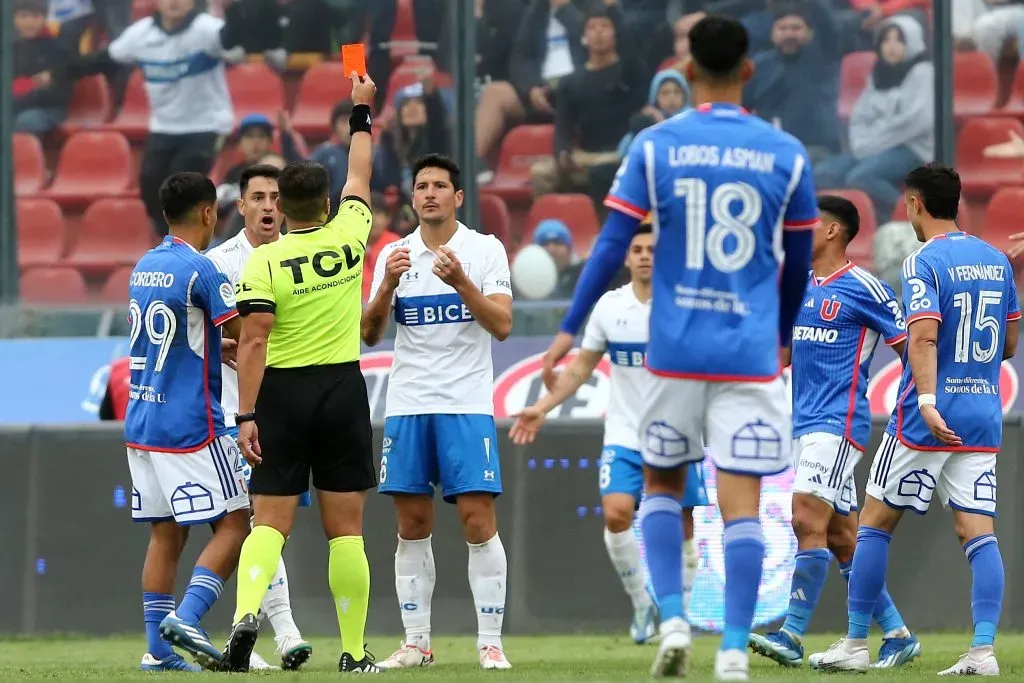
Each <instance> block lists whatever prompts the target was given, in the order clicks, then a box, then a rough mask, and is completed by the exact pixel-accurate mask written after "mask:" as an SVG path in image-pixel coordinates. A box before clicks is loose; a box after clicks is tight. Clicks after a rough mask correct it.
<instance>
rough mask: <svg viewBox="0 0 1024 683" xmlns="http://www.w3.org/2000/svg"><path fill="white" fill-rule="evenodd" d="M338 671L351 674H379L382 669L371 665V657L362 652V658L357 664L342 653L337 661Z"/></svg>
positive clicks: (349, 656) (350, 657) (346, 654)
mask: <svg viewBox="0 0 1024 683" xmlns="http://www.w3.org/2000/svg"><path fill="white" fill-rule="evenodd" d="M338 671H340V672H342V673H351V674H379V673H382V672H383V671H384V669H382V668H380V667H379V666H377V665H376V664H374V663H373V655H371V654H370V653H369V652H364V653H363V658H362V659H360V660H359V661H358V662H357V661H356V660H355V659H353V657H352V655H350V654H349V653H347V652H342V653H341V659H339V660H338Z"/></svg>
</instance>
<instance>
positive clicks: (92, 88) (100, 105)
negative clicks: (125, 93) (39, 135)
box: [60, 75, 114, 135]
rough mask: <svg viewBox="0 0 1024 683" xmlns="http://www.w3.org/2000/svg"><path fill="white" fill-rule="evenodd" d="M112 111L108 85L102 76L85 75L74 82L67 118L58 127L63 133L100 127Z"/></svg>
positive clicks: (108, 118)
mask: <svg viewBox="0 0 1024 683" xmlns="http://www.w3.org/2000/svg"><path fill="white" fill-rule="evenodd" d="M113 111H114V105H113V103H112V102H111V96H110V86H109V85H107V79H106V78H104V77H103V76H100V75H96V76H87V77H85V78H80V79H79V80H78V82H77V83H75V93H74V95H73V96H72V97H71V104H70V105H69V106H68V118H67V120H66V121H65V122H64V124H63V125H62V126H61V127H60V129H61V132H62V133H64V135H72V134H74V133H76V132H78V131H80V130H82V129H84V128H100V127H102V126H103V124H105V123H106V122H107V121H109V120H110V116H111V114H112V113H113Z"/></svg>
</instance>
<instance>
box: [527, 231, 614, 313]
mask: <svg viewBox="0 0 1024 683" xmlns="http://www.w3.org/2000/svg"><path fill="white" fill-rule="evenodd" d="M533 243H534V244H539V245H540V246H542V247H544V249H545V251H547V252H548V254H549V255H550V256H551V260H553V261H554V262H555V268H557V269H558V280H557V282H556V283H555V289H554V291H553V292H552V293H551V297H550V298H552V299H569V298H571V297H572V292H573V290H574V289H576V281H577V280H579V279H580V273H582V272H583V266H584V265H585V264H586V260H585V259H581V258H580V257H579V256H577V255H576V252H575V248H574V246H575V245H574V244H573V239H572V231H570V230H569V226H567V225H566V224H565V223H563V222H562V221H560V220H557V219H555V218H547V219H544V220H542V221H541V222H540V223H538V224H537V227H536V228H535V229H534V231H533ZM589 246H590V245H586V247H589ZM628 281H629V273H628V272H626V271H625V268H623V269H622V272H620V273H619V276H618V277H616V278H615V281H614V282H613V283H612V284H611V286H610V287H609V289H614V288H615V287H619V286H621V285H623V284H625V283H626V282H628Z"/></svg>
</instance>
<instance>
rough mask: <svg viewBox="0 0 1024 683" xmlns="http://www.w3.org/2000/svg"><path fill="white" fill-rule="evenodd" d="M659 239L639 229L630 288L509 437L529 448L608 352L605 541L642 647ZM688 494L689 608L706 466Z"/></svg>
mask: <svg viewBox="0 0 1024 683" xmlns="http://www.w3.org/2000/svg"><path fill="white" fill-rule="evenodd" d="M653 263H654V236H653V234H652V232H651V226H650V224H649V223H645V224H643V225H641V226H640V227H639V228H637V233H636V236H635V237H634V238H633V241H632V242H631V243H630V245H629V254H628V255H627V256H626V268H627V269H628V270H629V274H630V283H629V284H627V285H625V286H623V287H620V288H618V289H615V290H612V291H610V292H608V293H606V294H605V295H604V296H602V297H601V299H600V300H599V301H598V302H597V305H596V306H595V307H594V311H593V313H591V314H590V321H589V322H588V323H587V327H586V331H585V332H584V334H583V344H582V348H581V349H580V351H579V353H578V354H576V357H575V358H573V360H572V361H571V362H570V363H569V364H568V365H567V366H566V367H565V369H564V370H563V371H562V373H561V374H560V375H559V377H558V381H557V383H556V384H555V387H554V389H553V390H552V391H551V393H549V394H547V395H545V396H544V397H543V398H541V399H540V400H539V401H537V402H536V403H535V404H533V405H532V406H528V407H526V408H524V409H523V411H522V412H521V413H520V414H519V415H517V416H516V422H515V424H514V425H512V430H511V432H510V433H509V435H510V436H511V437H512V441H513V442H514V443H516V444H518V445H522V444H527V443H532V442H533V440H534V438H536V436H537V432H538V431H539V430H540V428H541V427H542V426H543V425H544V421H545V419H546V418H547V416H548V413H550V412H551V411H552V410H553V409H555V408H556V407H557V406H559V405H561V403H562V402H563V401H565V400H566V399H567V398H569V397H570V396H573V395H574V394H575V393H576V391H577V390H579V388H580V387H581V386H583V384H584V383H585V382H586V381H587V380H588V379H589V378H590V376H591V375H592V374H593V373H594V369H595V368H596V367H597V364H598V363H599V362H600V361H601V358H602V357H604V354H605V353H606V352H607V353H608V357H609V358H610V359H611V362H612V369H611V389H610V390H609V393H608V410H607V412H606V417H605V423H604V424H605V426H604V449H603V451H602V453H601V468H600V470H599V474H598V486H599V488H600V492H601V509H602V511H603V513H604V525H605V527H604V543H605V547H606V548H607V549H608V556H609V557H610V558H611V561H612V565H613V566H614V567H615V571H616V573H617V574H618V575H619V579H620V580H621V581H622V587H623V588H625V590H626V594H627V595H628V596H629V598H630V601H631V602H632V603H633V622H632V623H631V624H630V627H629V633H630V636H631V637H632V638H633V640H634V642H636V643H637V644H643V643H646V642H648V641H649V640H651V639H652V638H653V637H654V634H655V627H656V624H655V618H656V616H657V609H656V607H655V605H654V603H653V601H652V600H651V596H650V594H648V592H647V587H646V585H645V583H644V576H643V572H642V571H641V567H640V544H639V543H638V542H637V538H636V533H635V532H634V531H633V517H634V514H635V512H636V509H637V506H639V505H640V499H641V496H642V494H643V484H644V473H643V458H642V456H641V455H640V414H639V413H640V407H641V406H642V405H643V400H644V396H646V395H647V393H648V391H650V388H651V387H650V385H651V380H652V378H653V375H651V374H650V373H649V372H648V371H647V369H646V368H645V367H644V361H645V359H646V356H647V335H648V317H649V316H650V313H651V307H650V306H651V268H652V266H653ZM688 467H689V472H688V473H687V476H686V491H685V492H684V493H683V500H682V505H683V510H684V511H685V512H686V513H688V514H686V516H684V519H683V525H684V530H683V537H684V538H685V539H686V541H685V544H684V546H683V556H684V564H685V566H686V572H685V574H684V576H683V579H684V591H685V593H684V596H683V600H684V603H687V602H688V601H689V595H690V590H689V589H690V588H692V586H693V578H694V575H695V574H696V571H697V551H696V549H695V548H694V546H693V508H694V507H696V506H698V505H707V504H708V498H707V492H706V491H705V490H704V472H703V467H702V466H701V465H700V464H699V463H697V464H692V463H691V464H690V465H689V466H688Z"/></svg>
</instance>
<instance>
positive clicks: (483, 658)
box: [479, 645, 512, 669]
mask: <svg viewBox="0 0 1024 683" xmlns="http://www.w3.org/2000/svg"><path fill="white" fill-rule="evenodd" d="M479 655H480V668H481V669H511V668H512V664H511V663H510V662H509V661H508V660H507V659H505V652H504V651H503V650H502V649H501V648H500V647H498V646H497V645H486V646H484V647H482V648H480V652H479Z"/></svg>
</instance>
